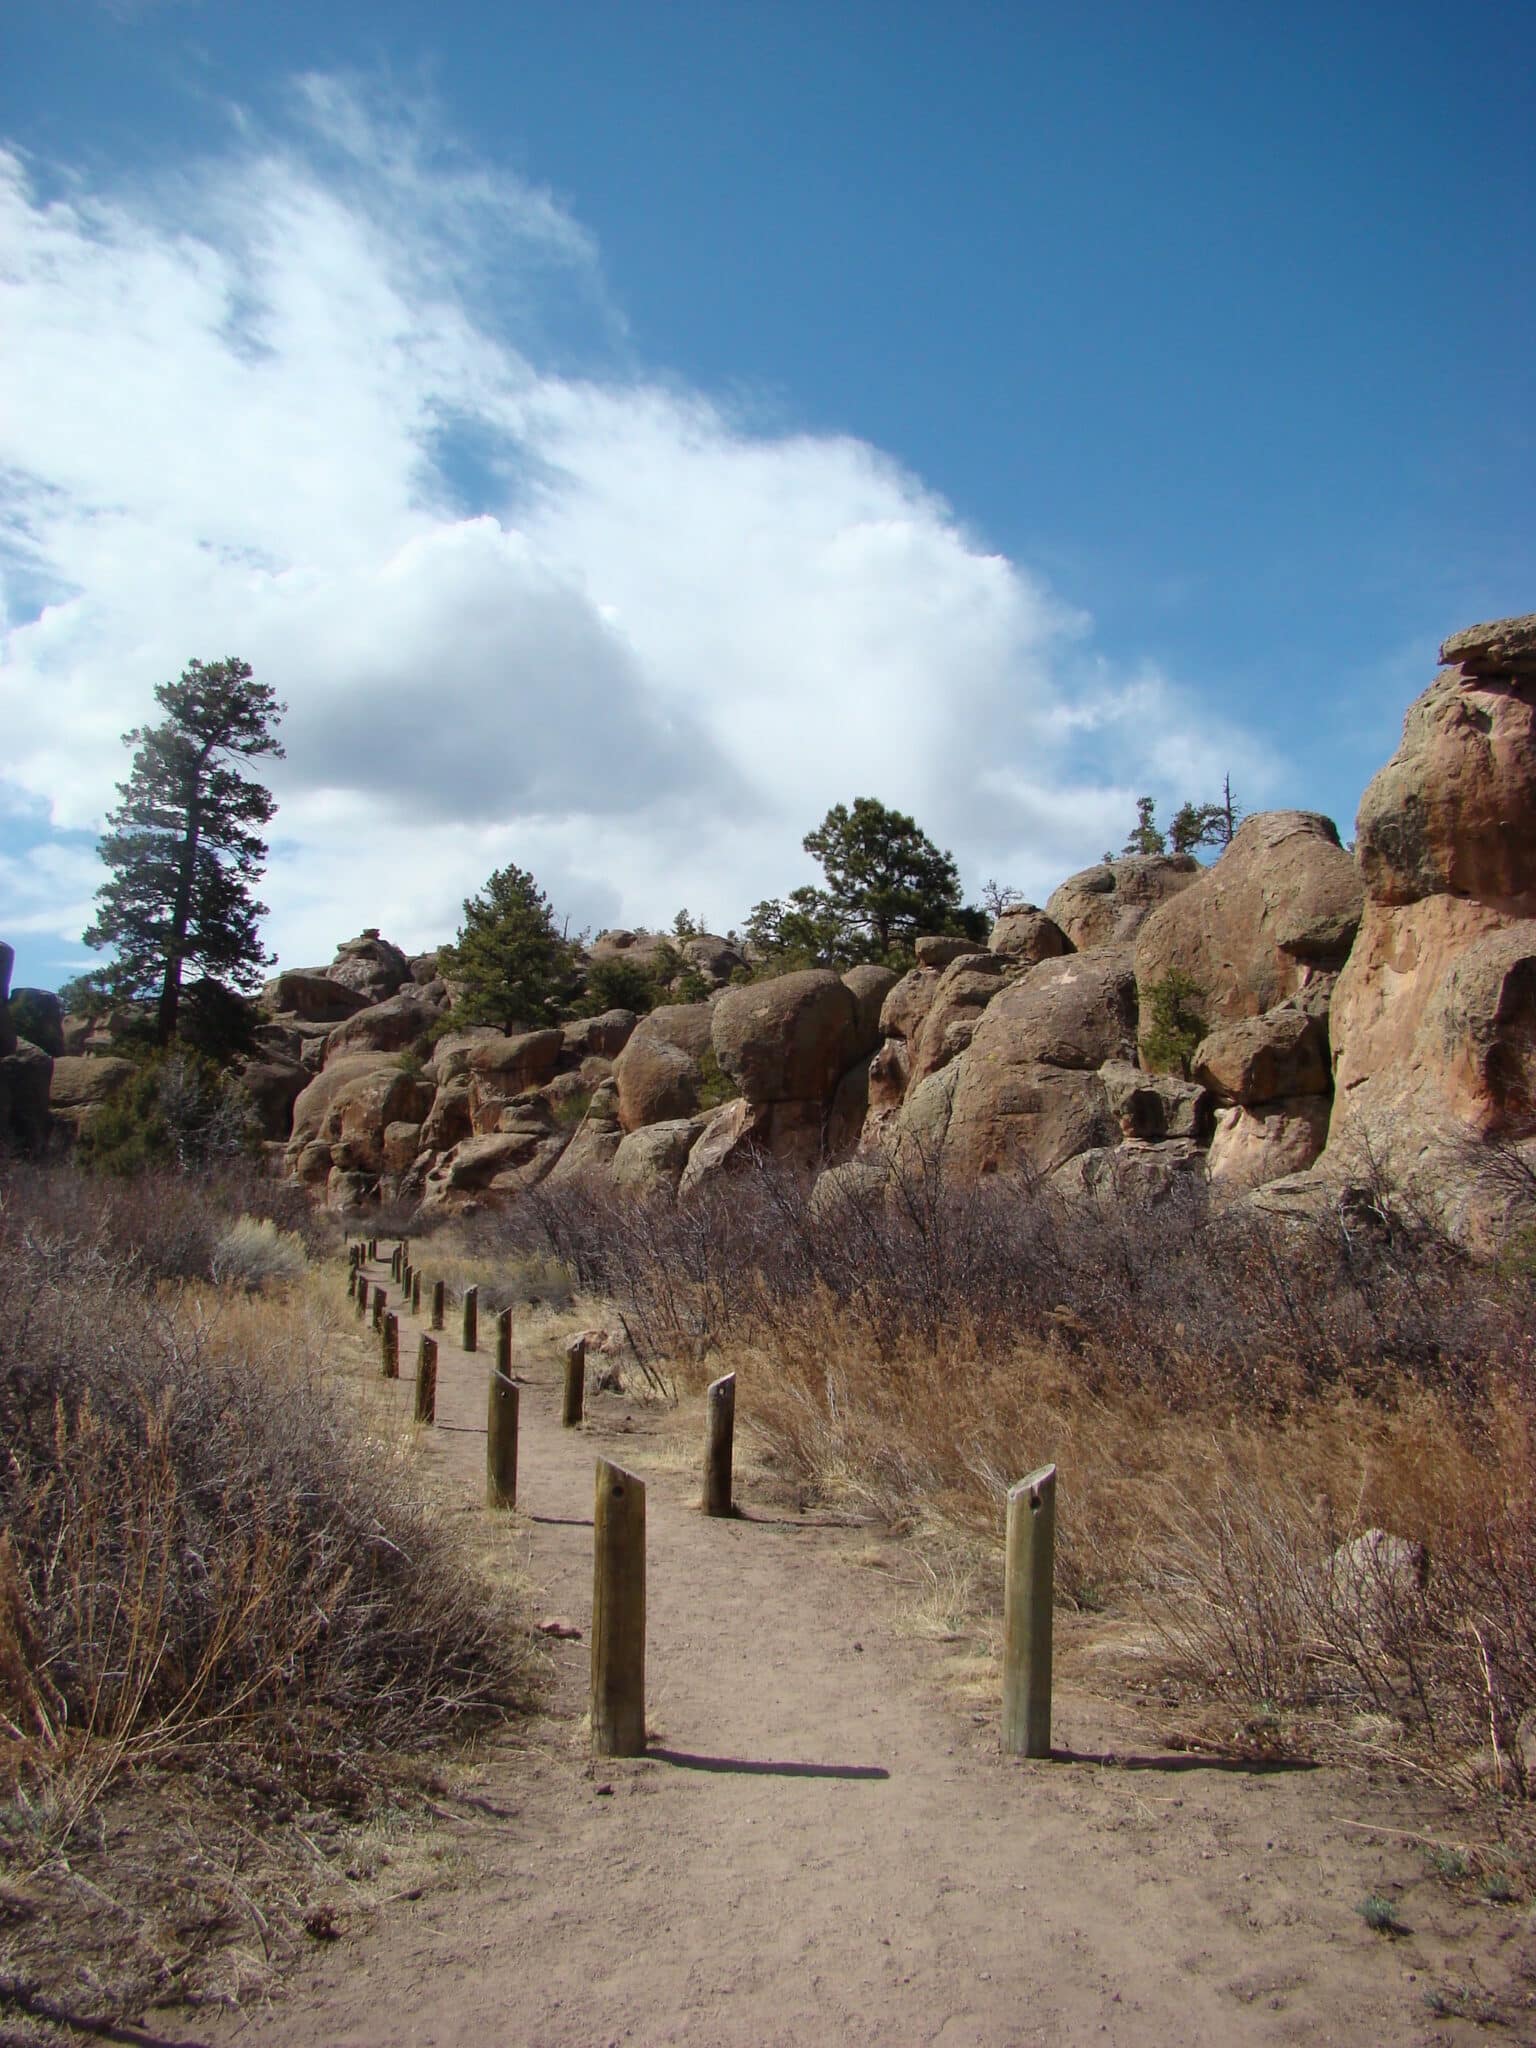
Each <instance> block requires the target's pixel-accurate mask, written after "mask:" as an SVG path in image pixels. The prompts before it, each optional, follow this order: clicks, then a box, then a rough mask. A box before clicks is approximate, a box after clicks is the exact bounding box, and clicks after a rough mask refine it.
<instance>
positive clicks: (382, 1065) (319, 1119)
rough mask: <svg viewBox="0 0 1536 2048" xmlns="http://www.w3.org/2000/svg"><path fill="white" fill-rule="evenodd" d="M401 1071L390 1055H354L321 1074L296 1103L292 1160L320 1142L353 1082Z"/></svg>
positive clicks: (291, 1142)
mask: <svg viewBox="0 0 1536 2048" xmlns="http://www.w3.org/2000/svg"><path fill="white" fill-rule="evenodd" d="M399 1071H400V1069H399V1065H398V1063H397V1061H395V1060H394V1059H392V1058H391V1057H390V1056H389V1055H388V1054H387V1053H377V1052H354V1053H348V1055H347V1056H346V1058H345V1059H341V1060H338V1061H337V1062H336V1064H335V1065H334V1066H333V1067H327V1068H326V1069H325V1071H324V1072H323V1073H320V1074H317V1075H316V1076H315V1078H314V1080H313V1081H311V1082H310V1083H309V1084H308V1086H307V1087H306V1088H305V1089H304V1090H303V1092H302V1093H301V1094H300V1095H298V1096H297V1097H296V1098H295V1100H294V1105H293V1129H292V1132H291V1134H290V1136H289V1140H288V1151H289V1156H290V1158H291V1159H296V1158H297V1157H298V1155H299V1153H300V1152H301V1151H302V1150H303V1148H304V1147H305V1146H306V1145H308V1144H311V1143H313V1142H314V1141H315V1140H316V1139H318V1138H319V1136H320V1127H321V1125H322V1124H323V1123H324V1122H325V1119H326V1117H327V1116H328V1115H329V1113H330V1108H331V1104H332V1103H333V1102H334V1101H335V1099H336V1097H337V1096H338V1095H339V1094H340V1092H341V1090H342V1089H343V1088H344V1087H346V1086H347V1084H348V1083H349V1082H351V1081H355V1080H357V1079H358V1077H359V1076H360V1075H363V1074H378V1073H385V1074H397V1073H398V1072H399Z"/></svg>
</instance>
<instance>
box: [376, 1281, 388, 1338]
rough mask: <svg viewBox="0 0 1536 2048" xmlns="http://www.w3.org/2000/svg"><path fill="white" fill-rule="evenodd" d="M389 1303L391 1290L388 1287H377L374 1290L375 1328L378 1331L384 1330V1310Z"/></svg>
mask: <svg viewBox="0 0 1536 2048" xmlns="http://www.w3.org/2000/svg"><path fill="white" fill-rule="evenodd" d="M388 1302H389V1289H388V1288H387V1287H375V1288H374V1290H373V1327H374V1328H375V1329H376V1330H382V1329H383V1327H384V1310H385V1308H386V1306H387V1305H388Z"/></svg>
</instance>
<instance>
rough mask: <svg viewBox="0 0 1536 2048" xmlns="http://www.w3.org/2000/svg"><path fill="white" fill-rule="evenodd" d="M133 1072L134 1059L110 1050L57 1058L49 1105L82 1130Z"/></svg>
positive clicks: (52, 1076) (55, 1114) (49, 1093)
mask: <svg viewBox="0 0 1536 2048" xmlns="http://www.w3.org/2000/svg"><path fill="white" fill-rule="evenodd" d="M133 1072H134V1066H133V1062H132V1060H124V1059H115V1058H113V1057H112V1055H111V1054H107V1055H105V1056H103V1057H99V1058H98V1057H96V1056H94V1055H93V1056H92V1057H90V1058H79V1059H70V1058H66V1059H62V1060H55V1061H54V1063H53V1072H52V1074H51V1075H50V1077H49V1083H48V1107H49V1109H50V1111H51V1112H52V1114H53V1115H54V1116H56V1117H60V1118H62V1119H63V1120H64V1122H66V1123H68V1124H70V1125H72V1126H73V1127H74V1129H75V1130H76V1131H79V1130H81V1129H83V1128H84V1126H85V1124H86V1123H87V1122H88V1121H89V1119H90V1117H91V1115H92V1113H93V1112H94V1111H95V1110H97V1109H99V1108H100V1106H101V1104H102V1103H104V1102H106V1101H107V1100H108V1099H109V1098H110V1097H111V1096H113V1095H115V1094H116V1093H117V1091H118V1089H119V1088H121V1087H122V1086H123V1084H124V1082H126V1081H128V1080H129V1079H131V1077H132V1075H133Z"/></svg>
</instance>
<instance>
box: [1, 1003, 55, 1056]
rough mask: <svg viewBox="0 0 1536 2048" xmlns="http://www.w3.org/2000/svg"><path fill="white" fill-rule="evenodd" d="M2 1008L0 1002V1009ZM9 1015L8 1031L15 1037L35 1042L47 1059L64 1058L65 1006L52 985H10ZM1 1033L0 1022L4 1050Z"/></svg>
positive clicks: (2, 1028)
mask: <svg viewBox="0 0 1536 2048" xmlns="http://www.w3.org/2000/svg"><path fill="white" fill-rule="evenodd" d="M4 1008H5V1005H4V1004H0V1010H3V1009H4ZM9 1014H10V1026H11V1030H12V1031H13V1033H14V1034H15V1036H16V1037H17V1038H18V1039H25V1040H26V1042H27V1044H28V1045H35V1046H36V1047H37V1049H38V1051H39V1052H45V1053H47V1055H48V1057H49V1058H50V1059H55V1060H58V1059H62V1058H63V1057H64V1005H63V1004H62V1003H61V1002H60V1001H59V999H58V997H57V996H56V995H55V994H54V992H53V990H52V989H51V988H13V989H12V990H11V1000H10V1013H9ZM3 1034H4V1025H3V1024H0V1050H4V1046H3Z"/></svg>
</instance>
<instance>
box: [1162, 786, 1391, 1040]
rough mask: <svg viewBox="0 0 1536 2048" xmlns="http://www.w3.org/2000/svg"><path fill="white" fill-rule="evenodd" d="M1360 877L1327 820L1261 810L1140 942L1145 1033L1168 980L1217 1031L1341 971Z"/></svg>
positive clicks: (1164, 910) (1314, 814)
mask: <svg viewBox="0 0 1536 2048" xmlns="http://www.w3.org/2000/svg"><path fill="white" fill-rule="evenodd" d="M1361 900H1362V899H1361V888H1360V876H1359V872H1358V870H1357V869H1356V867H1355V863H1354V861H1353V860H1352V859H1351V858H1350V856H1349V855H1348V854H1347V853H1346V852H1345V851H1344V849H1343V847H1342V846H1341V845H1340V844H1339V834H1338V829H1337V827H1336V826H1335V825H1334V823H1333V821H1332V819H1331V818H1325V817H1323V816H1321V815H1320V814H1319V813H1318V812H1316V811H1260V812H1258V813H1257V814H1256V815H1255V816H1253V817H1251V818H1245V819H1244V820H1243V822H1242V824H1241V825H1239V827H1238V828H1237V831H1236V833H1235V834H1234V835H1233V838H1232V843H1231V845H1230V846H1228V847H1227V848H1226V849H1225V850H1224V851H1223V853H1222V855H1221V858H1220V859H1219V860H1218V861H1217V862H1216V863H1215V865H1214V866H1213V867H1210V868H1207V869H1205V870H1204V872H1203V873H1202V874H1201V875H1200V878H1199V880H1198V881H1196V882H1195V883H1194V884H1193V885H1192V886H1191V887H1189V888H1187V889H1184V890H1181V891H1180V893H1179V894H1178V895H1177V896H1175V897H1173V898H1172V899H1171V901H1169V902H1167V903H1164V904H1163V905H1162V907H1161V908H1160V909H1158V910H1154V911H1153V913H1152V915H1151V916H1150V917H1149V918H1148V919H1147V921H1146V923H1145V925H1143V927H1142V930H1141V934H1140V936H1139V938H1138V939H1137V941H1136V984H1137V988H1138V990H1139V992H1140V999H1141V1015H1142V1028H1143V1031H1144V1032H1145V1031H1146V1030H1147V1029H1148V1028H1149V1026H1150V1023H1151V1004H1150V1002H1149V992H1150V990H1152V989H1153V988H1154V987H1156V986H1157V984H1159V983H1161V982H1164V981H1166V980H1167V979H1168V978H1169V977H1170V976H1172V975H1175V974H1177V975H1180V976H1182V977H1183V978H1184V979H1185V980H1187V981H1188V982H1189V983H1191V984H1193V986H1194V987H1196V988H1197V989H1198V990H1199V991H1200V996H1199V998H1198V1004H1197V1007H1199V1009H1200V1010H1201V1012H1202V1014H1203V1015H1204V1018H1205V1021H1206V1023H1207V1025H1209V1026H1212V1027H1214V1026H1215V1025H1217V1024H1221V1023H1226V1022H1229V1021H1230V1020H1232V1019H1234V1018H1238V1017H1257V1016H1260V1015H1262V1014H1263V1012H1264V1011H1265V1010H1270V1009H1273V1008H1274V1007H1275V1006H1276V1005H1277V1004H1279V1003H1282V1002H1284V1001H1285V999H1286V998H1287V997H1288V996H1294V995H1296V994H1298V993H1299V992H1300V991H1301V990H1303V989H1304V988H1306V987H1307V986H1308V984H1309V983H1310V982H1311V981H1312V980H1313V979H1314V978H1315V977H1316V976H1317V975H1319V974H1330V973H1337V972H1338V970H1339V968H1340V967H1341V966H1342V964H1343V962H1344V960H1345V959H1346V958H1347V956H1348V953H1349V949H1350V945H1351V942H1352V941H1353V939H1354V936H1355V931H1356V928H1357V926H1358V925H1359V922H1360V911H1361Z"/></svg>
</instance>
